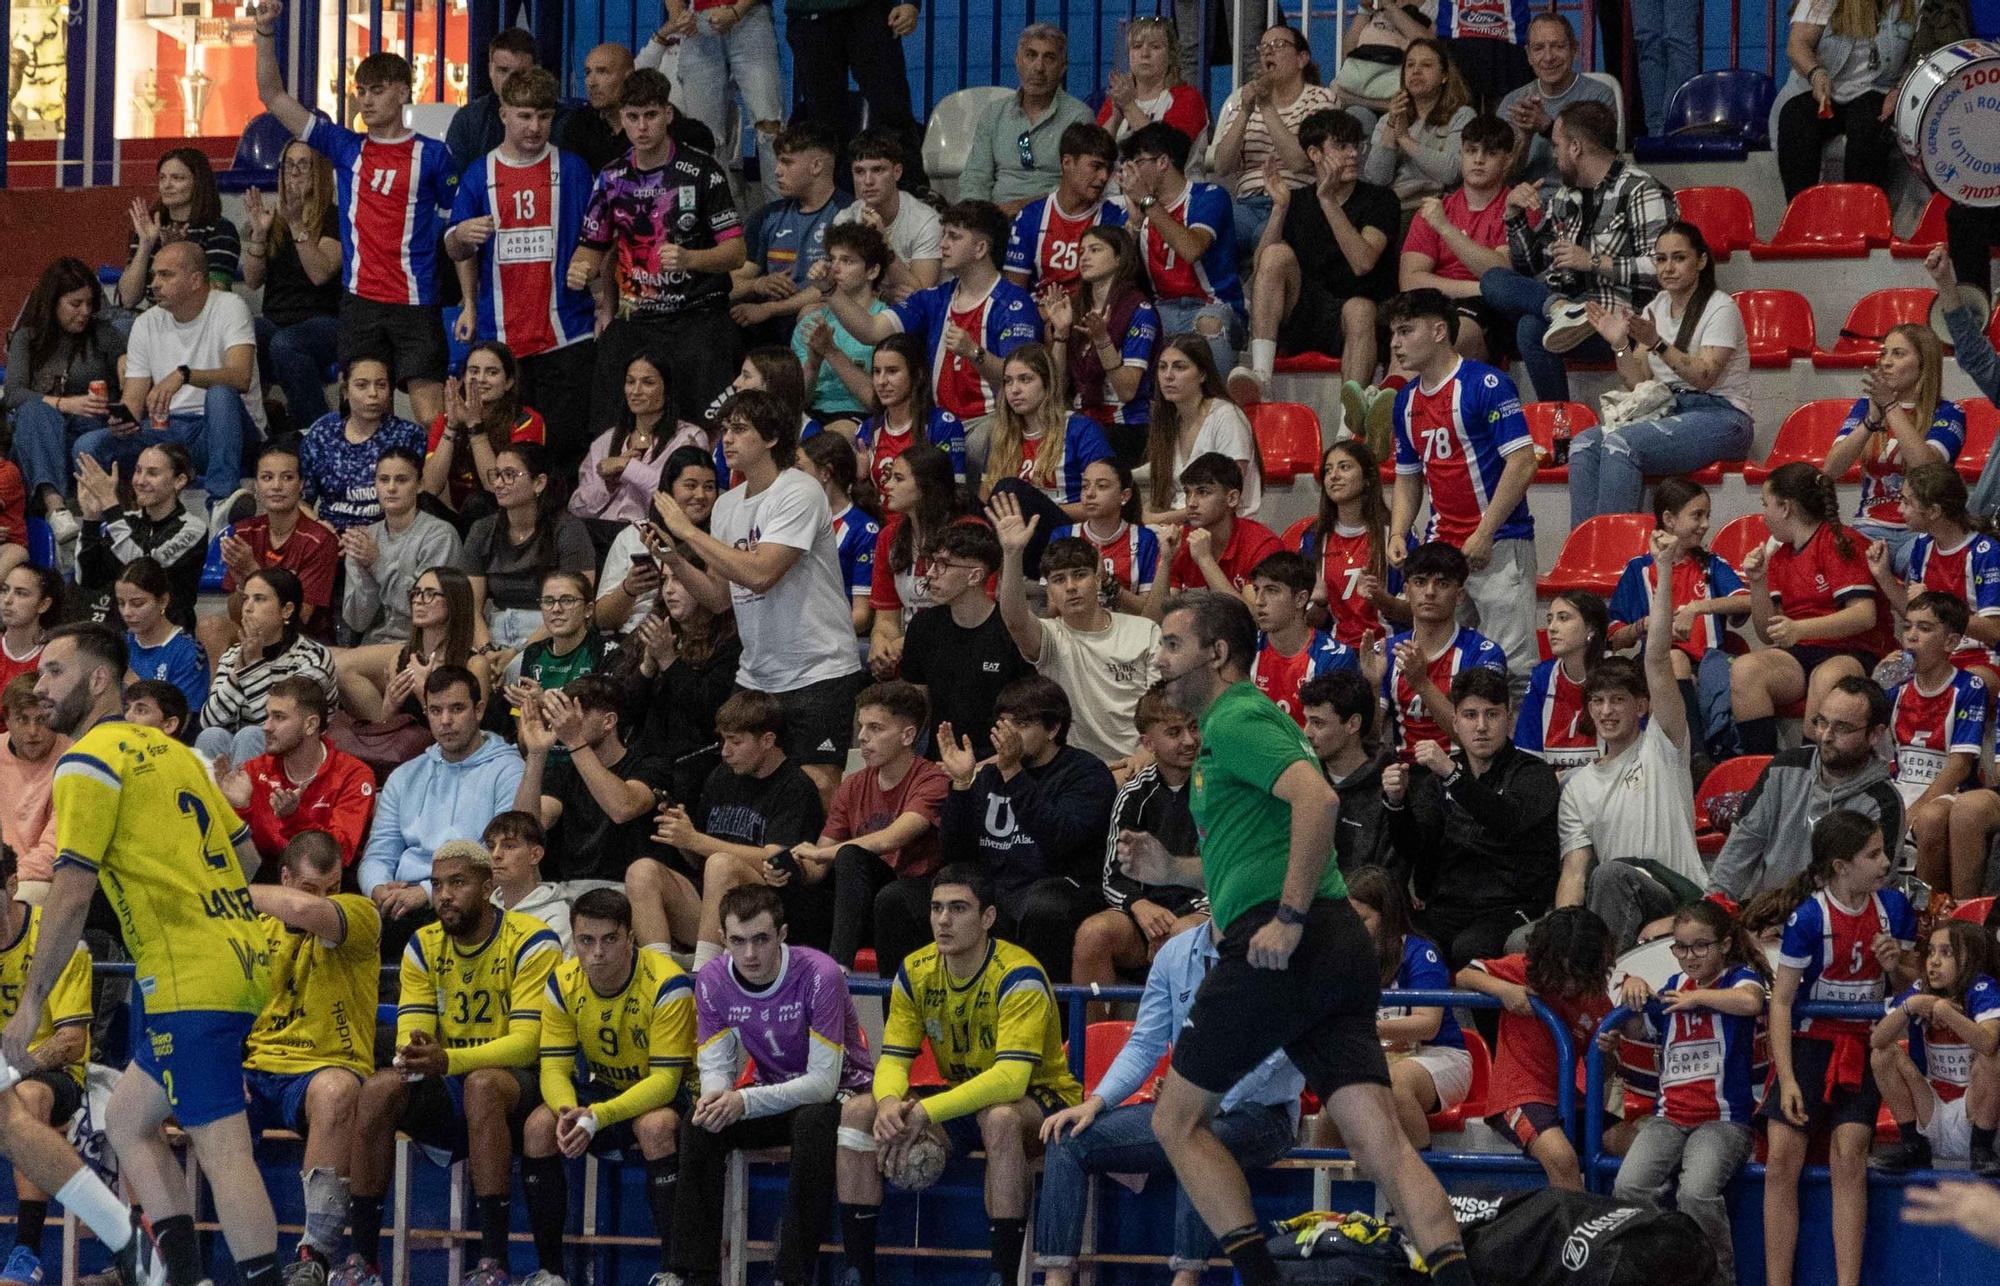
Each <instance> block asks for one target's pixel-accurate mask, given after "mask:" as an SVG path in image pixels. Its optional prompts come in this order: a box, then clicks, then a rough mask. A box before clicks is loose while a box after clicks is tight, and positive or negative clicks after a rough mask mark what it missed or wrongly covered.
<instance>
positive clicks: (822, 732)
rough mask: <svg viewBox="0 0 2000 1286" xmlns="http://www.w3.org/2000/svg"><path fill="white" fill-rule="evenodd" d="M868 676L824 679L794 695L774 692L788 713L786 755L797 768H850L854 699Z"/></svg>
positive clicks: (773, 694)
mask: <svg viewBox="0 0 2000 1286" xmlns="http://www.w3.org/2000/svg"><path fill="white" fill-rule="evenodd" d="M865 677H866V676H865V675H864V673H863V672H862V671H860V670H856V671H855V672H854V673H853V674H843V675H841V676H840V677H839V678H835V679H821V680H820V681H819V682H818V683H808V684H806V685H805V686H804V687H803V688H793V689H792V690H791V691H790V692H774V693H772V694H771V695H772V696H775V697H776V698H778V704H779V705H780V706H782V707H783V708H784V711H785V755H786V757H787V758H789V759H790V760H791V761H792V762H793V763H795V764H833V765H834V766H836V767H839V768H843V769H844V768H845V767H846V766H847V751H848V748H849V747H850V746H852V745H853V744H854V698H856V697H858V696H860V695H861V684H862V680H863V678H865Z"/></svg>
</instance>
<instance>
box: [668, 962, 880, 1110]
mask: <svg viewBox="0 0 2000 1286" xmlns="http://www.w3.org/2000/svg"><path fill="white" fill-rule="evenodd" d="M784 951H785V959H784V963H783V964H781V965H780V966H779V967H778V976H777V978H776V979H774V980H773V981H772V982H771V984H770V985H769V986H767V987H764V988H763V989H761V990H753V989H751V988H750V987H748V986H746V985H745V984H744V982H743V980H742V979H741V978H740V977H738V976H737V974H736V970H735V968H734V967H733V966H732V965H731V964H730V963H729V957H728V956H727V955H723V956H718V957H717V958H715V959H714V960H711V961H709V962H708V963H707V964H706V965H705V966H703V967H702V970H701V972H700V973H698V974H696V975H695V980H694V996H695V1023H696V1034H695V1043H696V1046H697V1048H698V1049H699V1051H700V1055H699V1062H700V1065H701V1068H702V1072H703V1076H702V1080H703V1083H704V1084H703V1088H704V1090H706V1089H707V1088H708V1081H709V1077H710V1074H711V1071H712V1069H716V1068H718V1067H729V1068H734V1069H736V1071H731V1072H729V1073H727V1074H728V1075H729V1077H730V1079H731V1080H732V1081H733V1080H734V1078H735V1075H736V1074H737V1072H738V1071H740V1069H741V1067H742V1057H743V1056H748V1057H749V1059H750V1061H751V1063H752V1064H753V1066H754V1067H755V1069H756V1071H755V1075H754V1076H753V1077H752V1080H751V1084H753V1085H777V1084H780V1083H782V1082H785V1081H791V1080H796V1079H798V1078H800V1077H803V1076H805V1075H806V1074H807V1073H808V1072H809V1071H810V1070H811V1067H810V1064H811V1062H812V1055H813V1051H814V1048H815V1046H817V1047H818V1048H820V1049H821V1050H831V1049H838V1050H839V1051H840V1052H841V1066H840V1078H839V1088H840V1089H841V1090H843V1091H854V1090H866V1089H867V1088H868V1086H869V1084H870V1083H871V1082H872V1081H873V1079H874V1074H875V1073H874V1067H875V1060H874V1058H873V1056H872V1055H871V1054H869V1052H868V1041H867V1038H866V1037H865V1036H863V1035H862V1032H861V1019H860V1017H859V1016H858V1015H857V1014H856V1013H855V1012H854V997H853V996H851V995H849V994H848V990H847V977H846V975H845V974H843V973H841V971H840V966H839V965H837V964H835V963H834V962H833V957H831V956H829V955H826V954H825V953H824V952H820V951H815V950H813V949H812V948H811V947H793V946H787V947H786V948H785V949H784ZM725 1057H726V1058H727V1062H724V1061H723V1059H724V1058H725Z"/></svg>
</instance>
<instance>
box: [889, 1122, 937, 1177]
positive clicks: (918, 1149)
mask: <svg viewBox="0 0 2000 1286" xmlns="http://www.w3.org/2000/svg"><path fill="white" fill-rule="evenodd" d="M950 1159H951V1142H950V1140H948V1139H946V1138H945V1133H944V1131H943V1130H941V1129H939V1128H938V1127H937V1126H935V1125H933V1126H931V1127H930V1128H928V1129H926V1130H925V1131H924V1132H923V1133H922V1134H919V1135H918V1136H917V1137H916V1139H915V1140H913V1141H912V1142H911V1144H910V1146H908V1147H907V1148H904V1149H903V1151H902V1154H901V1156H900V1157H899V1158H898V1159H897V1160H896V1161H895V1162H894V1163H893V1164H886V1165H884V1166H883V1167H882V1177H883V1178H885V1179H887V1180H888V1181H889V1182H891V1183H893V1184H895V1185H896V1186H897V1187H899V1188H901V1189H902V1190H903V1191H905V1192H922V1191H923V1190H924V1189H925V1188H928V1187H930V1186H931V1185H932V1184H933V1183H936V1182H937V1181H938V1176H939V1175H941V1174H943V1173H944V1163H945V1162H946V1161H948V1160H950Z"/></svg>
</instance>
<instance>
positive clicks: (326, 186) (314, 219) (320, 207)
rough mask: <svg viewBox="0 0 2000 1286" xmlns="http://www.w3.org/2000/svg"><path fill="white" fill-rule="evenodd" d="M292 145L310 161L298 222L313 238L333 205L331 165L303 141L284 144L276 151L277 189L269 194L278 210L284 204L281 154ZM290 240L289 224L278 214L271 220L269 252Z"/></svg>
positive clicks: (287, 154) (287, 152) (289, 149)
mask: <svg viewBox="0 0 2000 1286" xmlns="http://www.w3.org/2000/svg"><path fill="white" fill-rule="evenodd" d="M295 147H297V148H304V149H305V154H306V155H307V156H308V157H310V158H311V160H312V165H311V168H310V169H309V170H308V171H307V173H308V175H309V176H310V177H308V178H307V180H306V199H305V203H304V205H303V206H302V207H301V210H300V214H301V216H302V217H301V220H300V221H301V222H302V223H304V224H305V226H306V227H308V228H310V229H312V235H313V236H315V237H317V236H318V235H319V229H320V228H321V227H322V226H324V224H325V223H326V212H327V211H328V210H329V209H331V208H332V207H333V166H332V164H330V163H329V162H328V161H327V159H326V158H325V157H324V156H321V155H320V154H319V153H318V152H316V151H314V150H313V149H312V148H310V147H307V146H306V143H305V140H303V139H296V138H295V139H293V140H292V141H291V142H289V143H287V144H285V150H284V151H283V152H280V153H279V154H278V190H277V191H276V192H274V193H272V194H271V195H272V199H273V200H274V201H275V202H276V203H277V205H278V208H279V209H280V210H282V209H283V208H284V203H285V157H287V156H289V155H291V151H292V149H293V148H295ZM291 239H292V226H291V224H289V223H287V222H286V221H285V220H284V219H283V218H282V217H280V218H276V219H273V220H271V253H273V254H276V253H277V251H278V250H279V248H280V247H282V246H284V245H285V244H286V243H287V242H289V241H290V240H291Z"/></svg>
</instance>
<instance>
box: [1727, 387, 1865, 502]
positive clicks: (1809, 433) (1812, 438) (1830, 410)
mask: <svg viewBox="0 0 2000 1286" xmlns="http://www.w3.org/2000/svg"><path fill="white" fill-rule="evenodd" d="M1853 406H1854V403H1853V402H1851V401H1849V400H1848V399H1846V398H1842V397H1823V398H1820V399H1819V400H1818V401H1816V402H1807V403H1806V404H1805V405H1804V406H1801V407H1799V408H1797V409H1796V410H1794V411H1793V412H1792V413H1791V414H1790V415H1788V416H1786V417H1785V422H1784V423H1783V424H1781V425H1779V426H1778V436H1777V437H1776V438H1775V439H1773V440H1772V442H1771V453H1770V454H1769V455H1767V456H1765V457H1764V459H1763V460H1762V461H1761V462H1760V463H1757V464H1752V465H1746V466H1745V467H1744V469H1743V477H1744V480H1745V481H1747V482H1754V483H1756V484H1757V485H1758V486H1760V487H1761V486H1763V485H1764V480H1765V479H1767V478H1769V477H1770V476H1771V471H1772V470H1773V469H1776V468H1777V467H1778V466H1779V465H1781V464H1790V463H1792V462H1793V461H1795V460H1804V461H1805V462H1806V463H1807V464H1810V465H1813V466H1814V467H1818V466H1819V465H1823V464H1825V463H1826V453H1827V452H1828V451H1829V450H1831V449H1832V448H1833V439H1834V436H1835V435H1836V434H1838V433H1839V432H1840V426H1841V423H1842V422H1843V421H1845V420H1846V419H1847V412H1848V411H1849V410H1850V409H1852V408H1853ZM1860 477H1861V467H1860V466H1859V465H1858V464H1857V465H1855V466H1854V467H1852V468H1850V469H1849V470H1848V471H1847V476H1846V477H1844V478H1842V479H1841V481H1842V482H1855V481H1858V480H1859V479H1860Z"/></svg>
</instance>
